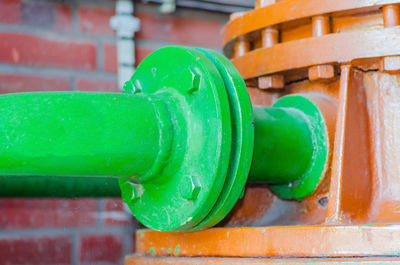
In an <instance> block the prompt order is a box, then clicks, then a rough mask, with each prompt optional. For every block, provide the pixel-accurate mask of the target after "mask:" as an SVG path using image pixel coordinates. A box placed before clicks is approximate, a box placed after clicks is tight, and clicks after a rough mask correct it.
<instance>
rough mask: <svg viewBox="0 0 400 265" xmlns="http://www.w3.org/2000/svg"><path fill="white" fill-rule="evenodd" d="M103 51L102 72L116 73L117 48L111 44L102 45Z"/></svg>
mask: <svg viewBox="0 0 400 265" xmlns="http://www.w3.org/2000/svg"><path fill="white" fill-rule="evenodd" d="M103 51H104V61H103V65H104V71H105V72H109V73H116V72H117V67H118V64H117V47H116V46H115V45H113V44H105V45H103Z"/></svg>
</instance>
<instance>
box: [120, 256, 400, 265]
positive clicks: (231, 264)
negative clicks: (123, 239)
mask: <svg viewBox="0 0 400 265" xmlns="http://www.w3.org/2000/svg"><path fill="white" fill-rule="evenodd" d="M125 260H126V262H125V264H126V265H167V264H168V265H171V264H174V265H264V264H274V265H291V264H296V265H310V264H312V265H319V264H321V265H322V264H331V265H336V264H346V265H360V264H362V265H367V264H368V265H381V264H382V265H384V264H398V263H399V262H400V258H341V259H330V258H311V259H310V258H306V259H293V258H290V259H265V258H264V259H262V258H261V259H260V258H240V259H238V258H170V257H168V258H166V257H163V258H160V257H140V256H128V257H126V259H125Z"/></svg>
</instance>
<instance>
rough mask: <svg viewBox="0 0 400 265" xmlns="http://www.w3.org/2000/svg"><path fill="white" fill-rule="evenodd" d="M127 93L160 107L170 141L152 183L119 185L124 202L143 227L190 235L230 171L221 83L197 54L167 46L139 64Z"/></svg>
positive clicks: (226, 107) (228, 127) (228, 123)
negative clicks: (166, 115)
mask: <svg viewBox="0 0 400 265" xmlns="http://www.w3.org/2000/svg"><path fill="white" fill-rule="evenodd" d="M126 91H127V92H132V93H136V94H142V95H145V96H147V97H150V98H157V99H159V100H161V101H163V102H165V104H166V105H167V109H168V110H169V114H170V125H171V130H173V131H174V139H173V143H172V146H171V152H170V157H169V158H168V164H167V165H166V166H165V167H164V169H163V171H162V172H160V174H159V175H158V176H157V178H156V179H154V180H153V181H151V182H150V181H149V182H141V183H136V184H134V183H131V182H130V180H129V179H126V180H125V181H121V189H122V195H123V199H124V201H125V202H127V203H128V205H129V206H130V209H131V210H132V212H133V214H134V215H135V216H136V217H137V218H138V220H139V221H140V222H142V223H143V224H144V225H146V226H147V227H150V228H153V229H157V230H164V231H166V230H168V231H171V230H174V231H178V230H189V229H191V228H192V227H194V226H195V225H197V224H198V223H199V222H201V221H202V220H203V219H204V218H205V217H206V216H207V215H208V213H209V212H210V211H211V209H212V208H213V206H214V205H215V203H216V201H217V199H218V197H219V194H220V193H221V190H222V188H223V185H224V182H225V178H226V174H227V170H228V166H229V160H230V153H231V134H232V130H231V121H230V119H231V117H230V110H229V101H228V96H227V93H226V90H225V87H224V81H223V78H222V77H221V75H220V74H219V71H218V69H217V67H216V66H215V65H214V64H213V63H212V61H211V60H210V59H208V58H207V56H206V55H205V54H203V53H202V52H200V51H198V50H195V49H191V48H184V47H166V48H162V49H159V50H157V51H155V52H153V53H152V54H150V55H149V56H148V57H147V58H146V59H145V60H143V61H142V63H141V64H140V65H139V67H138V68H137V69H136V71H135V74H134V75H133V77H132V78H131V80H130V81H129V82H128V84H127V85H126Z"/></svg>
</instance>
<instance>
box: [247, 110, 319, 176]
mask: <svg viewBox="0 0 400 265" xmlns="http://www.w3.org/2000/svg"><path fill="white" fill-rule="evenodd" d="M253 115H254V123H255V125H254V129H255V137H254V141H255V142H254V154H253V163H252V166H251V171H250V175H249V181H252V182H266V183H269V184H289V183H292V182H294V181H296V180H297V179H298V178H299V177H300V176H302V175H303V174H304V173H305V172H306V171H307V169H308V168H309V166H310V164H311V162H312V156H313V149H314V148H313V141H312V132H311V126H310V123H309V121H308V119H307V117H306V116H305V115H304V113H303V112H301V111H300V110H298V109H295V108H276V107H262V106H255V107H253Z"/></svg>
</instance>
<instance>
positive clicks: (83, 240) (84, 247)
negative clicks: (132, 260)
mask: <svg viewBox="0 0 400 265" xmlns="http://www.w3.org/2000/svg"><path fill="white" fill-rule="evenodd" d="M123 241H124V240H123V237H122V235H111V234H106V235H81V236H80V261H81V262H82V263H84V264H85V263H86V264H93V263H95V262H104V263H106V262H109V263H120V262H121V261H122V259H123Z"/></svg>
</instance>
